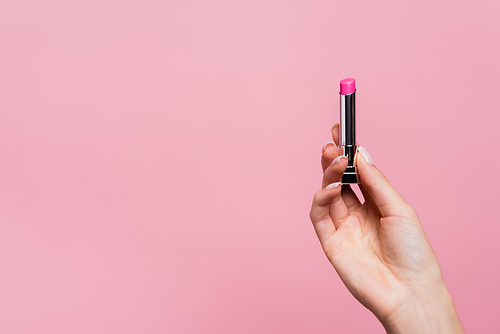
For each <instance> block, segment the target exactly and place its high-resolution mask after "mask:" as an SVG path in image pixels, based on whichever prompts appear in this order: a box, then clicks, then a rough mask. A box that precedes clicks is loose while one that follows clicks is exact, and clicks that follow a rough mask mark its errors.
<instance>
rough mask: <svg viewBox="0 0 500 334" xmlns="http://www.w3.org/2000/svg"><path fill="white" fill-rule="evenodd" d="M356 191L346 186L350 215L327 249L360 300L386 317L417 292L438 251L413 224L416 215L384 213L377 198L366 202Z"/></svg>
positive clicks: (332, 237) (343, 277)
mask: <svg viewBox="0 0 500 334" xmlns="http://www.w3.org/2000/svg"><path fill="white" fill-rule="evenodd" d="M353 196H355V195H354V193H353V192H352V191H351V190H349V189H346V190H344V191H343V195H342V197H343V200H344V201H345V202H348V203H349V202H350V203H351V205H350V206H349V215H348V217H347V219H346V220H344V221H343V222H341V223H340V224H338V226H337V229H336V232H335V233H334V234H333V235H332V236H331V238H330V239H329V240H328V241H326V242H325V243H324V250H325V253H326V255H327V257H328V259H329V260H330V262H331V263H332V264H333V266H334V267H335V269H336V270H337V272H338V274H339V276H340V278H341V279H342V281H343V282H344V283H345V285H346V286H347V288H348V289H349V291H350V292H351V293H352V294H353V295H354V296H355V297H356V299H358V300H359V301H360V302H361V303H362V304H363V305H365V306H366V307H367V308H368V309H370V310H372V311H373V312H374V313H375V314H376V315H377V316H380V317H385V316H387V315H388V314H391V313H392V312H393V311H394V310H395V309H397V307H398V306H400V305H401V304H402V303H403V302H404V301H405V300H406V299H407V298H408V296H409V295H410V294H411V283H412V282H413V281H416V279H417V278H418V279H421V277H420V276H421V274H422V271H424V272H425V271H426V270H425V269H428V267H429V265H431V263H429V261H428V256H429V253H432V250H431V249H430V246H429V247H427V245H428V242H427V239H426V237H425V234H424V233H423V230H422V229H421V227H420V224H414V223H412V221H414V220H415V219H417V220H418V218H417V217H416V216H415V217H404V216H393V217H385V218H384V217H381V214H380V212H379V210H378V208H377V206H376V205H375V203H374V202H373V201H372V200H371V199H368V200H367V201H366V202H365V203H363V205H361V203H359V201H357V198H356V199H353V198H352V197H353ZM409 216H411V213H410V214H409ZM381 221H382V223H381ZM422 238H423V239H425V240H424V241H425V242H421V241H422V240H419V239H422ZM422 245H424V246H422ZM427 248H429V249H427ZM403 259H404V260H403ZM438 274H439V273H438ZM439 277H440V274H439V275H438V276H437V278H439Z"/></svg>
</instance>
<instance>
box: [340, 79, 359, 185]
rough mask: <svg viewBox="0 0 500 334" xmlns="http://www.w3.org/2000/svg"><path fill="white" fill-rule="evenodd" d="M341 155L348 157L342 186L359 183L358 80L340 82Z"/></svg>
mask: <svg viewBox="0 0 500 334" xmlns="http://www.w3.org/2000/svg"><path fill="white" fill-rule="evenodd" d="M339 132H340V133H339V155H344V156H346V157H347V168H346V170H345V172H344V174H343V175H342V184H352V183H359V174H358V167H357V163H356V150H357V147H356V80H354V79H353V78H347V79H344V80H341V81H340V128H339Z"/></svg>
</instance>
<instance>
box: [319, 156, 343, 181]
mask: <svg viewBox="0 0 500 334" xmlns="http://www.w3.org/2000/svg"><path fill="white" fill-rule="evenodd" d="M346 167H347V158H346V157H345V156H343V155H339V156H338V157H336V158H335V159H333V161H332V163H331V164H330V166H328V167H327V168H326V169H325V171H324V173H323V185H322V188H324V187H326V186H327V185H329V184H331V183H333V182H339V181H340V179H341V178H342V174H343V173H344V171H345V169H346Z"/></svg>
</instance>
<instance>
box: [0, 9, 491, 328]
mask: <svg viewBox="0 0 500 334" xmlns="http://www.w3.org/2000/svg"><path fill="white" fill-rule="evenodd" d="M499 13H500V2H499V1H496V0H491V1H488V0H477V1H473V2H471V1H435V0H432V1H399V0H392V1H369V0H366V1H306V0H302V1H289V0H288V1H284V0H282V1H276V0H254V1H240V0H237V1H234V0H226V1H219V0H218V1H187V0H186V1H181V0H179V1H150V0H146V1H137V0H136V1H118V0H104V1H103V0H99V1H96V0H93V1H75V0H73V1H62V0H60V1H24V0H11V1H7V0H4V1H1V2H0V60H1V62H0V89H1V93H0V157H1V158H0V171H1V173H0V174H1V175H0V332H1V333H8V334H10V333H23V334H24V333H51V334H58V333H117V334H118V333H120V334H126V333H383V332H384V331H383V328H382V326H381V325H380V324H379V323H378V321H377V320H376V319H375V317H374V316H373V315H371V313H370V312H369V311H367V310H366V309H364V307H363V306H361V305H360V304H358V302H357V301H356V300H354V298H352V297H351V296H350V294H349V293H348V291H347V290H346V288H345V287H344V286H343V284H342V283H341V281H340V280H339V278H338V276H337V274H336V273H335V271H334V269H333V268H332V267H331V266H330V265H329V263H328V262H327V260H326V258H325V256H324V255H323V253H322V250H321V248H320V246H319V243H318V242H317V240H316V236H315V234H314V232H313V229H312V226H311V224H310V222H309V218H308V213H309V207H310V202H311V198H312V195H313V193H314V192H315V191H316V190H317V189H318V187H319V185H320V178H321V170H320V166H319V157H320V153H321V147H322V146H323V144H324V143H325V142H327V141H329V140H330V137H329V129H330V127H331V125H332V124H333V123H334V122H337V121H338V103H339V102H338V82H339V80H340V79H342V78H345V77H355V78H356V79H357V82H358V115H359V116H358V140H359V142H360V143H361V144H362V145H363V146H365V147H366V148H367V149H368V151H369V152H370V154H371V155H372V157H373V158H374V161H375V163H376V164H377V165H378V166H379V168H381V169H382V170H383V171H384V172H385V173H386V175H387V176H388V177H389V179H390V180H391V181H392V182H393V184H394V185H395V186H396V187H397V188H398V189H399V190H400V192H401V193H402V194H403V196H404V197H405V198H406V199H407V200H408V201H409V202H410V203H411V204H412V205H413V206H414V207H415V208H416V209H417V212H418V213H419V215H420V218H421V220H422V222H423V224H424V227H425V229H426V231H427V233H428V236H429V238H430V240H431V242H432V244H433V246H434V249H435V251H436V252H437V254H438V257H439V259H440V262H441V266H442V268H443V272H444V276H445V280H446V282H447V285H448V287H449V290H450V292H451V294H452V296H453V297H454V300H455V304H456V306H457V309H458V312H459V314H460V317H461V319H462V322H463V324H464V326H465V329H466V331H467V332H468V333H499V332H500V322H499V321H498V301H499V298H500V288H499V282H500V271H499V260H498V256H499V254H500V242H499V240H498V239H499V233H500V227H499V220H498V218H497V215H498V203H497V202H498V187H499V186H500V177H499V174H498V170H499V169H500V161H499V160H500V159H499V157H498V156H499V154H498V150H499V148H498V139H499V129H498V124H499V121H500V117H499V113H498V112H499V108H498V98H497V96H498V94H499V88H500V87H499V78H500V65H499V61H498V60H499V59H500V44H499V42H498V41H499V36H500V23H499V22H500V21H499V20H498V15H499Z"/></svg>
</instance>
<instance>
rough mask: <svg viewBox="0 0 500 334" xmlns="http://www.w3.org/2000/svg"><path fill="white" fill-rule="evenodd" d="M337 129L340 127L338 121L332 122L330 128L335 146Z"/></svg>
mask: <svg viewBox="0 0 500 334" xmlns="http://www.w3.org/2000/svg"><path fill="white" fill-rule="evenodd" d="M339 129H340V125H339V123H335V124H333V126H332V130H331V131H332V139H333V141H334V143H335V145H336V146H339Z"/></svg>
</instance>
